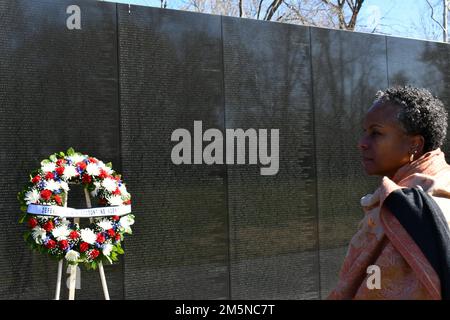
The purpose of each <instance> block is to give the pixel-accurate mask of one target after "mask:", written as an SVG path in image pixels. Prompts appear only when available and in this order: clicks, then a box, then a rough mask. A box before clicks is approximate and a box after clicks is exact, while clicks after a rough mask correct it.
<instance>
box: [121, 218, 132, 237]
mask: <svg viewBox="0 0 450 320" xmlns="http://www.w3.org/2000/svg"><path fill="white" fill-rule="evenodd" d="M133 224H134V219H133V218H132V217H131V216H130V215H126V216H124V217H122V218H120V225H121V226H122V228H123V229H124V231H125V232H127V233H131V228H130V226H131V225H133Z"/></svg>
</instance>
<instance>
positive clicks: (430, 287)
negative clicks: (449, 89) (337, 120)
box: [328, 87, 450, 299]
mask: <svg viewBox="0 0 450 320" xmlns="http://www.w3.org/2000/svg"><path fill="white" fill-rule="evenodd" d="M363 131H364V134H363V136H362V138H361V139H360V141H359V144H358V148H359V150H360V151H361V155H362V163H363V167H364V170H365V171H366V173H367V174H369V175H377V176H381V177H383V178H382V181H381V185H380V187H379V188H378V189H377V190H376V191H375V192H374V193H373V194H369V195H366V196H365V197H363V198H362V199H361V205H362V207H363V210H364V212H365V217H364V219H363V220H362V221H361V222H360V225H359V229H358V231H357V233H356V234H355V235H354V236H353V238H352V240H351V242H350V245H349V248H348V251H347V255H346V257H345V260H344V263H343V266H342V268H341V271H340V274H339V281H338V284H337V287H336V288H335V289H334V290H333V291H332V292H331V294H330V296H329V297H328V298H329V299H450V231H449V227H448V223H449V221H450V166H449V165H448V164H447V163H446V161H445V156H444V153H443V152H442V151H441V150H440V147H441V146H442V143H443V142H444V139H445V136H446V131H447V112H446V111H445V108H444V106H443V103H442V102H441V101H440V100H438V99H436V98H435V97H433V96H432V95H431V93H430V92H428V91H427V90H425V89H419V88H412V87H395V88H389V89H387V90H386V91H384V92H379V93H378V94H377V99H376V101H375V102H374V104H373V105H372V107H371V108H370V109H369V111H368V112H367V114H366V116H365V118H364V121H363ZM377 282H378V283H377Z"/></svg>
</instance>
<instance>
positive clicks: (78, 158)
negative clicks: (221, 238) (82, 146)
mask: <svg viewBox="0 0 450 320" xmlns="http://www.w3.org/2000/svg"><path fill="white" fill-rule="evenodd" d="M67 159H69V160H70V161H72V163H74V164H76V163H78V162H80V161H83V160H84V159H86V157H84V156H82V155H79V154H75V155H73V156H70V157H68V158H67Z"/></svg>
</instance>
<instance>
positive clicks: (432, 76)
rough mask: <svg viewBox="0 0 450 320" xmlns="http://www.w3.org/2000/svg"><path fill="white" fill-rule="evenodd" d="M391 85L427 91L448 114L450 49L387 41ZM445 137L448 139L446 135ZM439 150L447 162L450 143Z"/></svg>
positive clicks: (425, 44) (415, 42) (446, 143)
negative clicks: (440, 103) (441, 103)
mask: <svg viewBox="0 0 450 320" xmlns="http://www.w3.org/2000/svg"><path fill="white" fill-rule="evenodd" d="M387 61H388V70H389V84H390V85H413V86H417V87H424V88H427V89H429V90H430V91H431V92H432V93H433V94H434V95H435V96H437V97H438V98H440V99H441V100H442V101H443V102H444V104H445V105H446V107H447V110H448V111H450V103H449V101H450V72H449V71H448V70H449V68H450V50H449V45H448V44H446V43H439V42H426V41H419V40H412V39H401V38H387ZM447 137H448V135H447ZM442 150H443V151H444V152H445V154H446V158H447V162H449V161H450V141H449V139H446V140H445V143H444V146H443V147H442Z"/></svg>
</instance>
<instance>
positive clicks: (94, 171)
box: [86, 163, 100, 176]
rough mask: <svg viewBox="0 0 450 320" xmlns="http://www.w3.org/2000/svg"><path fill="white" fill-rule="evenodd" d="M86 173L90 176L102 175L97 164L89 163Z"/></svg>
mask: <svg viewBox="0 0 450 320" xmlns="http://www.w3.org/2000/svg"><path fill="white" fill-rule="evenodd" d="M86 172H87V174H88V175H90V176H98V175H99V174H100V168H99V167H98V165H97V164H95V163H89V164H88V165H87V166H86Z"/></svg>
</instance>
